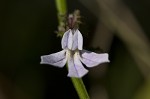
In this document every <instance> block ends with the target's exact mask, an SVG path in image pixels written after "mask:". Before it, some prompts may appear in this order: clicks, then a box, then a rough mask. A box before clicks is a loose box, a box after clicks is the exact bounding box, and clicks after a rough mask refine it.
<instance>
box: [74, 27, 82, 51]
mask: <svg viewBox="0 0 150 99" xmlns="http://www.w3.org/2000/svg"><path fill="white" fill-rule="evenodd" d="M82 47H83V36H82V34H81V33H80V31H79V30H78V29H77V30H76V31H75V33H74V35H73V45H72V50H76V49H79V50H82Z"/></svg>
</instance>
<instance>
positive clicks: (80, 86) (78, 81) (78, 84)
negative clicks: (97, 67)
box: [71, 77, 90, 99]
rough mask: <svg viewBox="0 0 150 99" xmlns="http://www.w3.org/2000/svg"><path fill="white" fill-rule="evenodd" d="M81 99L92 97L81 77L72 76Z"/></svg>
mask: <svg viewBox="0 0 150 99" xmlns="http://www.w3.org/2000/svg"><path fill="white" fill-rule="evenodd" d="M71 80H72V83H73V85H74V87H75V89H76V91H77V93H78V96H79V97H80V99H90V97H89V95H88V93H87V91H86V88H85V86H84V83H83V81H82V79H81V78H73V77H72V78H71Z"/></svg>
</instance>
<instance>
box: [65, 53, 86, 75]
mask: <svg viewBox="0 0 150 99" xmlns="http://www.w3.org/2000/svg"><path fill="white" fill-rule="evenodd" d="M68 69H69V73H68V75H67V76H68V77H77V78H81V77H83V76H84V75H85V74H87V72H88V70H86V69H85V68H84V67H83V65H82V63H81V62H80V60H79V57H78V56H77V55H74V58H72V57H70V58H69V59H68Z"/></svg>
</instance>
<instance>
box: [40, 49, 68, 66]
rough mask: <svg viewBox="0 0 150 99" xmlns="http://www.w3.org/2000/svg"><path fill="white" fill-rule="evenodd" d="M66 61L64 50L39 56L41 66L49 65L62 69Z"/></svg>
mask: <svg viewBox="0 0 150 99" xmlns="http://www.w3.org/2000/svg"><path fill="white" fill-rule="evenodd" d="M66 61H67V57H66V51H65V50H62V51H60V52H57V53H53V54H50V55H43V56H41V64H49V65H54V66H57V67H63V66H64V65H65V64H66Z"/></svg>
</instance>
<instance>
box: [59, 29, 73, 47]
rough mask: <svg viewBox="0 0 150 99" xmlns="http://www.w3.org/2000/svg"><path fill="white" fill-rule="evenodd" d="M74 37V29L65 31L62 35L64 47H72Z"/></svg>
mask: <svg viewBox="0 0 150 99" xmlns="http://www.w3.org/2000/svg"><path fill="white" fill-rule="evenodd" d="M72 38H73V35H72V31H71V29H69V30H68V31H66V32H65V33H64V35H63V37H62V40H61V46H62V49H66V48H69V49H71V48H72V41H73V40H72Z"/></svg>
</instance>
